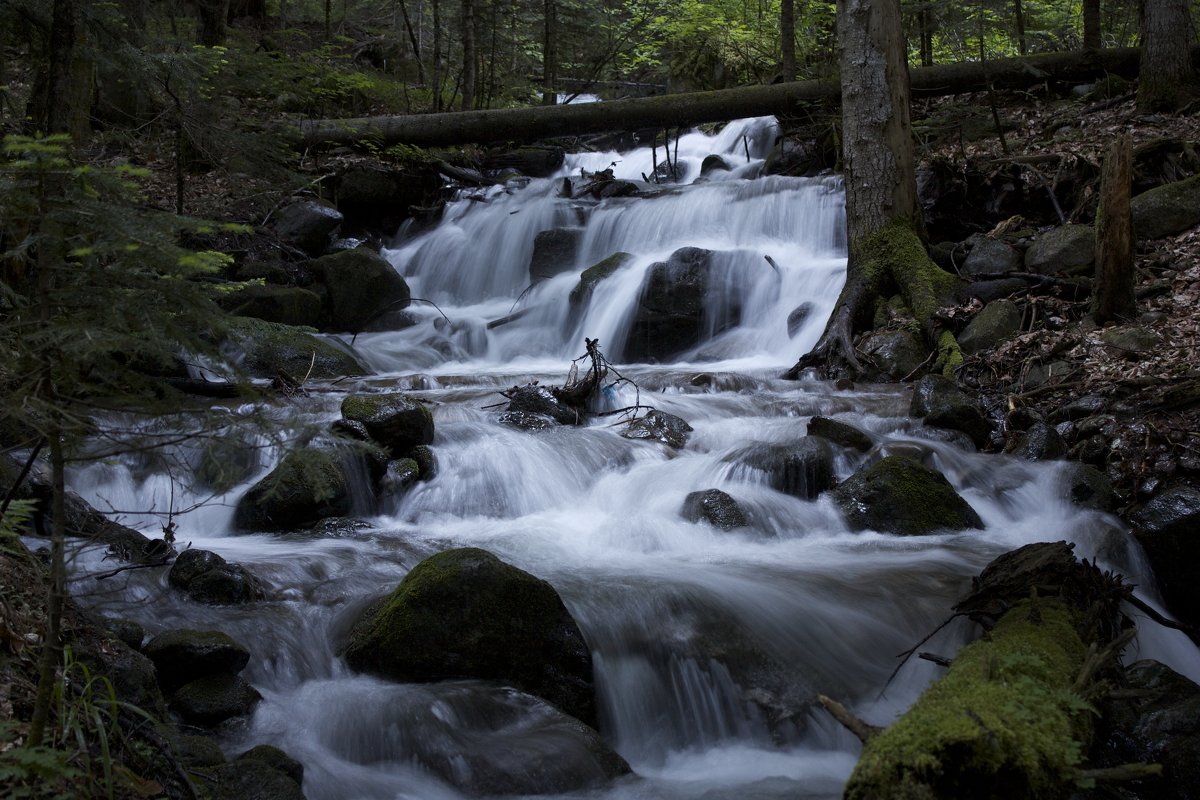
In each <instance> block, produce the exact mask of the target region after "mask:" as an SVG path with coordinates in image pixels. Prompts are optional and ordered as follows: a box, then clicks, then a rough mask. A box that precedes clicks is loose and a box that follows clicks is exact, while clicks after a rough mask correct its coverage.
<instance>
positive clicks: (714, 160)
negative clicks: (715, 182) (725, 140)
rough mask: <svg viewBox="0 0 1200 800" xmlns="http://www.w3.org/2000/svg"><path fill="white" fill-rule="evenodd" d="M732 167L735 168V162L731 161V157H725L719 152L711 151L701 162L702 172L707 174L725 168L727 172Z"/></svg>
mask: <svg viewBox="0 0 1200 800" xmlns="http://www.w3.org/2000/svg"><path fill="white" fill-rule="evenodd" d="M732 169H733V163H732V162H730V161H729V159H727V158H725V156H722V155H719V154H717V153H710V154H709V155H706V156H705V157H704V160H703V161H701V162H700V174H701V175H707V174H709V173H710V172H714V171H716V170H723V171H725V172H729V171H730V170H732Z"/></svg>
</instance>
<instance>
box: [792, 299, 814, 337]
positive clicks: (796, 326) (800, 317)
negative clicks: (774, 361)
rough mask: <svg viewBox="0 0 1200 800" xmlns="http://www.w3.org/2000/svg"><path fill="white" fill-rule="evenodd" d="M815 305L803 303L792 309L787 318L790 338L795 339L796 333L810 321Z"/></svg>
mask: <svg viewBox="0 0 1200 800" xmlns="http://www.w3.org/2000/svg"><path fill="white" fill-rule="evenodd" d="M814 308H815V306H814V305H813V304H812V303H807V302H806V303H801V304H800V305H798V306H796V307H795V308H793V309H792V310H791V313H789V314H788V318H787V332H788V338H789V339H795V338H796V334H797V333H799V332H800V329H801V328H803V327H804V323H806V322H808V318H809V317H811V316H812V312H813V309H814Z"/></svg>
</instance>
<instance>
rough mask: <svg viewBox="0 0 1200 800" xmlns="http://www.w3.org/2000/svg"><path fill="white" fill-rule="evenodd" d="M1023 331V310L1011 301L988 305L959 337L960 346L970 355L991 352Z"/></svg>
mask: <svg viewBox="0 0 1200 800" xmlns="http://www.w3.org/2000/svg"><path fill="white" fill-rule="evenodd" d="M1020 330H1021V309H1020V308H1018V307H1017V304H1016V303H1014V302H1013V301H1011V300H995V301H993V302H991V303H988V304H987V305H986V306H984V307H983V309H982V310H981V311H980V312H979V313H978V314H976V315H975V316H974V318H973V319H972V320H971V321H970V322H969V323H967V327H966V328H964V329H963V331H962V333H960V334H959V335H958V345H959V347H961V348H962V351H963V352H964V353H966V354H968V355H970V354H971V353H978V352H980V351H981V350H990V349H991V348H993V347H995V346H996V345H998V344H1000V343H1001V342H1003V341H1005V340H1007V339H1008V338H1010V337H1012V336H1014V335H1016V334H1017V333H1019V332H1020Z"/></svg>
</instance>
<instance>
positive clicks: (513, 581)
mask: <svg viewBox="0 0 1200 800" xmlns="http://www.w3.org/2000/svg"><path fill="white" fill-rule="evenodd" d="M345 657H346V662H347V663H348V664H349V665H350V666H351V667H353V668H354V669H356V670H359V671H361V672H368V673H372V674H375V675H379V676H381V677H384V678H388V679H391V680H397V681H437V680H444V679H447V678H481V679H484V680H493V681H500V682H503V683H506V684H509V685H512V686H515V687H516V688H518V689H521V690H522V691H526V692H529V693H531V694H535V695H537V696H539V697H542V698H544V699H546V700H548V701H549V702H551V703H553V704H554V705H556V706H558V707H559V708H561V709H562V710H563V711H566V712H567V713H568V714H571V715H572V716H574V717H576V718H577V719H580V720H582V721H583V722H585V723H587V724H589V725H593V726H594V725H595V723H596V704H595V697H594V694H593V686H592V656H591V650H590V649H589V648H588V646H587V643H586V642H585V641H584V639H583V634H581V633H580V631H579V626H578V625H576V624H575V620H574V619H572V618H571V615H570V613H569V612H568V611H567V609H566V606H564V605H563V602H562V599H561V598H560V597H559V596H558V593H557V592H556V591H555V590H554V587H553V586H551V585H550V584H548V583H546V582H545V581H543V580H541V579H539V578H535V577H534V576H533V575H530V574H529V573H528V572H525V571H524V570H521V569H518V568H517V567H514V566H512V565H511V564H506V563H505V562H503V561H501V560H500V559H498V558H496V557H495V556H494V555H492V554H491V553H489V552H487V551H486V550H480V549H479V548H474V547H470V548H463V549H458V550H448V551H446V552H443V553H439V554H437V555H434V556H430V557H429V558H427V559H425V560H424V561H422V562H421V563H419V564H417V566H415V567H413V569H412V571H411V572H410V573H409V574H408V575H407V576H405V578H404V580H402V581H401V582H400V585H399V586H398V587H396V589H395V591H393V592H392V593H391V594H390V595H389V596H388V597H386V598H384V599H383V600H381V601H379V602H377V603H375V604H374V605H372V606H371V608H369V609H368V610H367V612H366V613H364V614H363V615H362V617H361V618H360V619H359V620H358V622H357V623H356V624H355V625H354V628H353V630H352V632H351V634H350V639H349V643H348V644H347V646H346V648H345Z"/></svg>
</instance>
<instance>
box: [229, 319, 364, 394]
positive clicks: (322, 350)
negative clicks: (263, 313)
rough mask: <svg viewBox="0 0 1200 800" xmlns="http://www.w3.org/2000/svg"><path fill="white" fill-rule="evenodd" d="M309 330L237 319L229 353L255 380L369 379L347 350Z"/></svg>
mask: <svg viewBox="0 0 1200 800" xmlns="http://www.w3.org/2000/svg"><path fill="white" fill-rule="evenodd" d="M314 333H315V331H313V330H311V329H309V328H298V327H295V326H292V325H279V324H277V323H274V322H266V321H265V320H260V319H254V318H253V317H237V318H235V319H233V320H231V321H230V323H229V335H228V339H227V341H226V349H228V350H230V351H231V354H232V356H233V360H234V361H235V362H236V363H238V364H239V366H240V367H241V368H242V369H243V370H244V371H245V372H246V373H247V375H249V376H250V377H252V378H272V379H273V378H277V377H279V376H280V375H286V376H288V377H289V378H291V379H292V380H294V381H296V382H299V381H301V380H303V379H304V378H305V377H306V376H307V377H309V378H312V379H315V380H323V379H327V378H341V377H344V376H347V375H366V374H367V372H368V369H367V367H366V366H365V365H364V364H363V363H362V362H361V361H359V360H358V358H356V357H355V356H354V355H353V354H352V353H351V352H349V351H348V350H346V349H343V347H341V346H339V345H337V344H334V343H332V342H330V341H329V340H328V339H322V338H320V337H317V336H314V335H313V334H314Z"/></svg>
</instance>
